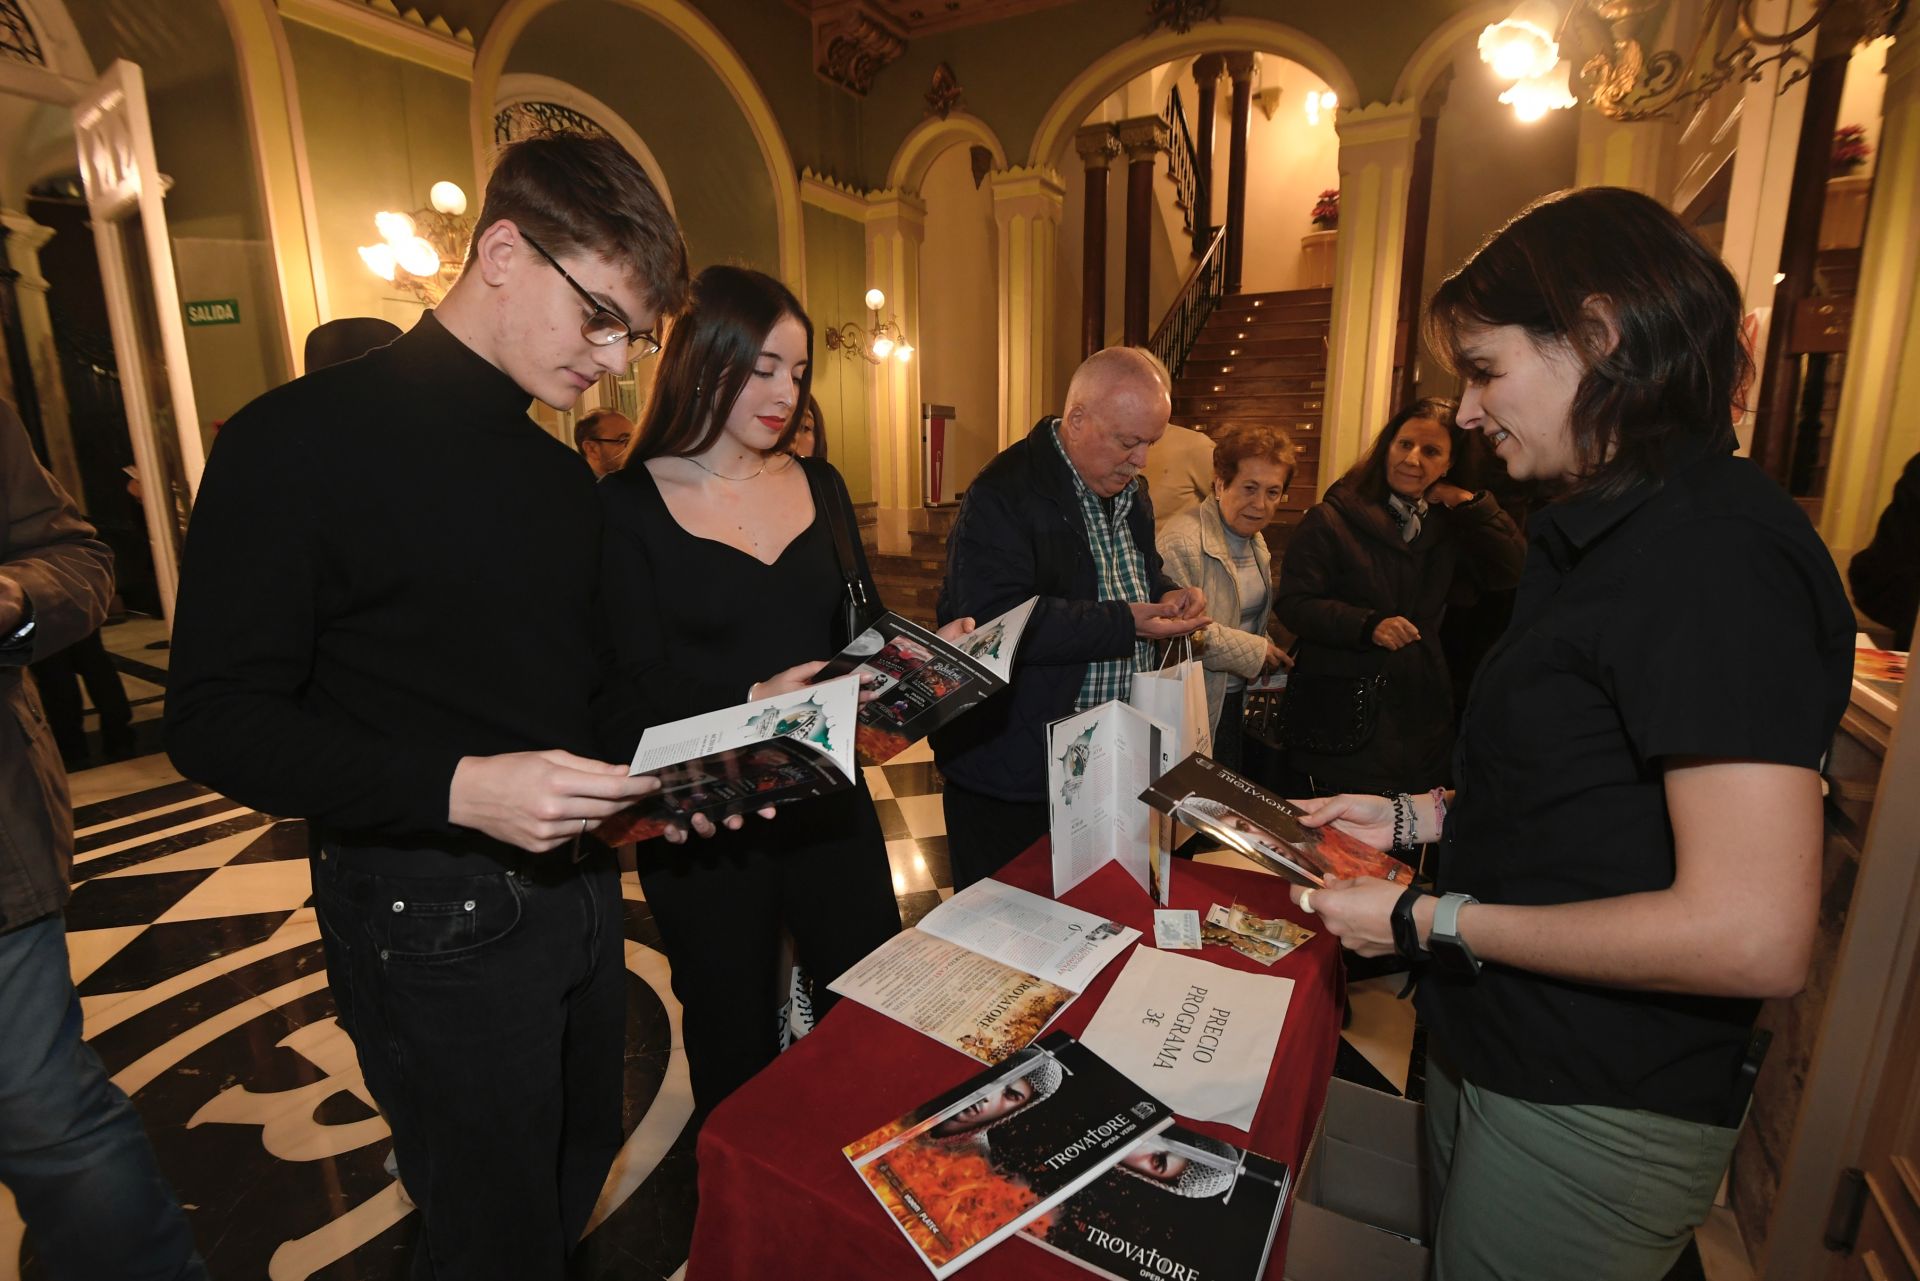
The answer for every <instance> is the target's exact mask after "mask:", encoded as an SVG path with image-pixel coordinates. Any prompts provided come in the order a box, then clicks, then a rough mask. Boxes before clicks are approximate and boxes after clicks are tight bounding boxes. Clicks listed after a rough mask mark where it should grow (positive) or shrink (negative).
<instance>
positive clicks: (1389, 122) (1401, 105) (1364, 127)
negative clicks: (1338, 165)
mask: <svg viewBox="0 0 1920 1281" xmlns="http://www.w3.org/2000/svg"><path fill="white" fill-rule="evenodd" d="M1333 129H1334V132H1335V133H1336V134H1338V135H1339V138H1340V154H1341V158H1342V160H1343V162H1344V160H1345V159H1346V154H1347V150H1348V148H1351V147H1374V146H1385V147H1389V148H1392V147H1400V146H1404V147H1406V148H1407V149H1408V150H1409V151H1411V150H1412V149H1413V144H1414V143H1415V142H1416V141H1418V140H1419V137H1420V104H1418V103H1415V102H1376V103H1373V104H1372V105H1370V106H1365V107H1356V108H1352V109H1348V108H1345V107H1342V108H1341V109H1340V111H1339V112H1338V113H1337V114H1336V115H1335V116H1334V118H1333ZM1344 167H1345V166H1344V163H1343V165H1342V168H1343V170H1344Z"/></svg>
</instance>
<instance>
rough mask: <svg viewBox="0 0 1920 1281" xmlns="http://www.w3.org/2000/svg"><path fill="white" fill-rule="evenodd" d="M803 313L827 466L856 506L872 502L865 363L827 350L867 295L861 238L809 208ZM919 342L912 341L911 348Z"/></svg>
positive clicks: (847, 223) (846, 223) (860, 312)
mask: <svg viewBox="0 0 1920 1281" xmlns="http://www.w3.org/2000/svg"><path fill="white" fill-rule="evenodd" d="M801 212H802V215H803V217H804V219H805V227H806V242H807V308H808V310H809V312H810V313H811V315H812V319H813V396H814V399H815V400H817V401H819V402H820V413H821V415H822V416H823V417H824V418H825V419H826V420H827V461H828V462H830V463H832V464H833V465H834V466H835V467H837V468H839V470H840V474H841V475H842V476H844V477H845V478H846V481H847V492H848V493H849V494H851V495H852V496H853V501H854V502H856V503H870V502H872V501H873V433H872V431H871V429H870V428H869V427H868V424H867V381H866V380H867V379H868V378H870V377H872V376H873V373H872V366H870V365H868V364H867V363H866V362H865V361H864V360H859V359H855V358H853V357H849V356H842V355H841V354H839V353H838V352H832V351H828V350H827V344H826V339H825V338H824V337H823V336H822V335H823V333H824V331H825V330H826V329H827V327H828V326H830V325H838V324H843V323H845V322H846V321H848V320H863V319H864V318H865V317H866V314H867V313H866V311H865V309H864V308H863V307H862V306H861V303H860V299H861V297H862V295H864V294H865V293H866V291H867V286H866V282H865V281H864V280H863V279H862V276H863V274H864V272H865V271H866V233H865V231H864V230H863V229H862V228H861V226H860V224H859V223H857V222H853V221H851V220H849V219H846V218H842V217H839V216H838V215H836V214H832V213H829V212H827V211H826V210H824V209H820V208H817V207H816V206H813V205H807V206H804V207H803V209H802V211H801ZM917 341H918V339H916V342H917Z"/></svg>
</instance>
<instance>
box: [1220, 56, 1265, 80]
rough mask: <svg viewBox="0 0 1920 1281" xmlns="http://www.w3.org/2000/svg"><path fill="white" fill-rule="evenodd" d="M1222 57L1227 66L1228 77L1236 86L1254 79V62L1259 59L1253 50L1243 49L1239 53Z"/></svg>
mask: <svg viewBox="0 0 1920 1281" xmlns="http://www.w3.org/2000/svg"><path fill="white" fill-rule="evenodd" d="M1220 56H1221V58H1222V59H1224V60H1225V62H1226V64H1227V75H1228V76H1229V77H1231V78H1232V79H1233V81H1234V82H1235V83H1236V84H1237V83H1239V82H1240V81H1242V80H1251V79H1253V68H1254V60H1255V58H1256V57H1257V55H1256V54H1255V53H1254V52H1253V50H1251V49H1243V50H1241V51H1239V52H1238V53H1224V54H1221V55H1220Z"/></svg>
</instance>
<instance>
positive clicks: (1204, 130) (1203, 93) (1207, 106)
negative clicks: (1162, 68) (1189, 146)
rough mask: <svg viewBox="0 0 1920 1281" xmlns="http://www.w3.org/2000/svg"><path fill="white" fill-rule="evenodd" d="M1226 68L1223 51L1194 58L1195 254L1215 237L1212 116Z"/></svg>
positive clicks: (1215, 111) (1215, 112) (1200, 252)
mask: <svg viewBox="0 0 1920 1281" xmlns="http://www.w3.org/2000/svg"><path fill="white" fill-rule="evenodd" d="M1226 71H1227V56H1226V55H1225V54H1223V53H1203V54H1201V55H1200V56H1199V57H1198V58H1195V59H1194V60H1193V83H1194V84H1195V86H1197V87H1198V89H1199V91H1200V92H1199V95H1198V96H1197V97H1196V99H1195V100H1194V104H1193V153H1194V155H1193V196H1194V198H1193V256H1194V257H1196V258H1198V257H1199V256H1200V255H1201V254H1203V253H1205V252H1206V251H1207V241H1209V240H1211V239H1212V238H1213V228H1214V225H1215V224H1214V221H1213V118H1214V116H1215V114H1217V109H1216V105H1215V103H1216V95H1217V94H1218V93H1219V89H1220V77H1221V76H1223V75H1225V74H1226Z"/></svg>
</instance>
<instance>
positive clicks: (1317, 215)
mask: <svg viewBox="0 0 1920 1281" xmlns="http://www.w3.org/2000/svg"><path fill="white" fill-rule="evenodd" d="M1307 217H1309V218H1311V219H1313V225H1314V226H1316V227H1319V228H1320V229H1322V230H1326V229H1328V228H1331V227H1337V226H1339V225H1340V189H1339V188H1338V187H1329V188H1328V189H1327V190H1325V191H1323V192H1321V193H1320V198H1319V199H1318V200H1316V201H1314V203H1313V212H1312V213H1310V214H1308V215H1307Z"/></svg>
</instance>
